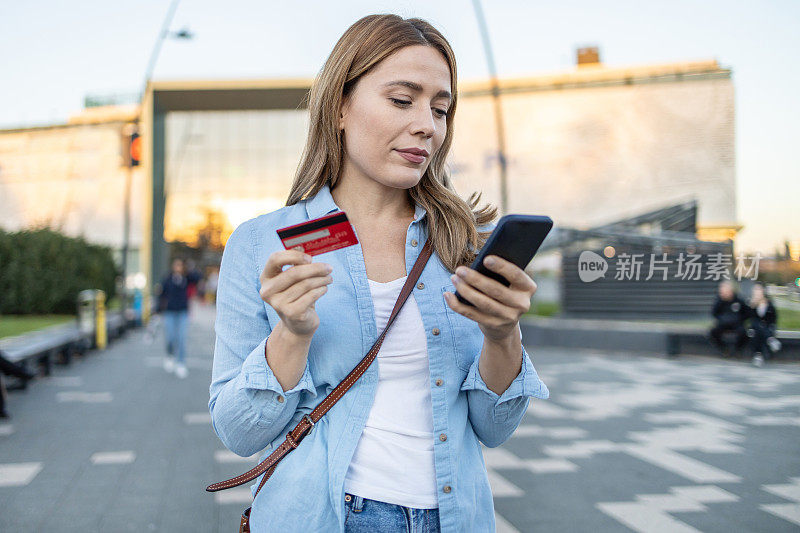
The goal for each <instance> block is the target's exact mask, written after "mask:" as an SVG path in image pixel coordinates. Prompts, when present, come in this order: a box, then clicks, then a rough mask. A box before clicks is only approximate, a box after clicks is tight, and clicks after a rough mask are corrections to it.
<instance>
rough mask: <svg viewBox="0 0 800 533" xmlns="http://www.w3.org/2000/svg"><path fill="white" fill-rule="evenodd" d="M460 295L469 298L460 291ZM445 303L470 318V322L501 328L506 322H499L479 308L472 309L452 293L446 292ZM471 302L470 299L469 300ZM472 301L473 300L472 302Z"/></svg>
mask: <svg viewBox="0 0 800 533" xmlns="http://www.w3.org/2000/svg"><path fill="white" fill-rule="evenodd" d="M458 293H459V294H460V295H461V296H463V297H464V298H467V297H466V295H465V294H464V293H463V292H462V291H461V289H459V291H458ZM444 295H445V301H446V302H447V305H448V307H450V309H452V310H453V311H455V312H456V313H459V314H461V315H464V316H465V317H467V318H469V319H470V320H474V321H475V322H480V323H481V324H486V325H489V326H499V325H500V323H501V322H505V321H504V320H502V321H501V320H499V319H498V318H497V317H496V316H494V315H490V314H487V313H485V312H483V311H482V310H479V309H478V306H477V305H476V306H475V307H472V306H471V305H467V304H463V303H461V302H460V301H459V300H458V298H456V295H455V294H453V293H452V292H445V293H444ZM467 299H468V300H469V298H467ZM470 301H472V300H470ZM473 303H474V302H473Z"/></svg>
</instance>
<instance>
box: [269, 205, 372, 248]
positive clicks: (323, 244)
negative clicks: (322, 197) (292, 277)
mask: <svg viewBox="0 0 800 533" xmlns="http://www.w3.org/2000/svg"><path fill="white" fill-rule="evenodd" d="M277 232H278V237H280V239H281V242H282V243H283V247H284V248H286V249H287V250H291V249H292V248H295V247H296V246H302V247H303V251H304V252H305V253H307V254H308V255H312V256H313V255H318V254H324V253H325V252H330V251H333V250H338V249H339V248H346V247H347V246H352V245H354V244H358V239H357V238H356V232H355V231H354V230H353V226H352V225H351V224H350V221H349V220H347V215H346V214H345V213H344V211H337V212H336V213H331V214H330V215H325V216H324V217H320V218H315V219H314V220H308V221H306V222H301V223H300V224H295V225H293V226H286V227H285V228H280V229H278V230H277Z"/></svg>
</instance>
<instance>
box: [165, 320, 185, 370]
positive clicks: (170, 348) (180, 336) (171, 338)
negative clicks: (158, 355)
mask: <svg viewBox="0 0 800 533" xmlns="http://www.w3.org/2000/svg"><path fill="white" fill-rule="evenodd" d="M163 314H164V333H165V336H166V338H167V353H169V354H170V355H174V356H176V358H177V360H178V362H179V363H184V362H185V361H186V328H187V325H188V322H189V311H188V310H186V309H183V310H181V311H163Z"/></svg>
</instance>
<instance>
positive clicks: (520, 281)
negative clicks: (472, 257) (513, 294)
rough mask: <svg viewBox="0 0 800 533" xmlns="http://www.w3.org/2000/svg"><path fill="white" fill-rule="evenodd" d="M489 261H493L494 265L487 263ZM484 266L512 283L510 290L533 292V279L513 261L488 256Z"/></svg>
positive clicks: (484, 259) (484, 260)
mask: <svg viewBox="0 0 800 533" xmlns="http://www.w3.org/2000/svg"><path fill="white" fill-rule="evenodd" d="M488 259H492V260H493V261H494V263H493V264H489V263H487V260H488ZM483 265H484V266H485V267H486V268H488V269H489V270H491V271H492V272H497V273H498V274H500V275H501V276H503V277H504V278H506V279H507V280H508V281H509V283H510V285H509V288H511V289H519V290H522V291H527V292H531V291H532V290H533V284H532V280H531V277H530V276H529V275H527V274H526V273H525V271H524V270H522V269H521V268H520V267H518V266H517V265H515V264H514V263H512V262H511V261H508V260H506V259H503V258H502V257H500V256H498V255H487V256H486V257H484V258H483ZM490 279H491V278H490ZM501 285H502V284H501Z"/></svg>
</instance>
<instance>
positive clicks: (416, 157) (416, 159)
mask: <svg viewBox="0 0 800 533" xmlns="http://www.w3.org/2000/svg"><path fill="white" fill-rule="evenodd" d="M397 153H398V154H400V157H402V158H403V159H405V160H407V161H411V162H412V163H417V164H419V163H422V162H423V161H425V158H426V157H428V151H427V150H425V149H423V148H403V149H397Z"/></svg>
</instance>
